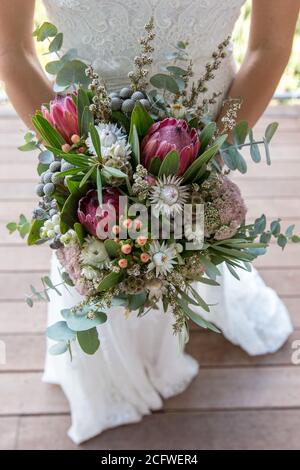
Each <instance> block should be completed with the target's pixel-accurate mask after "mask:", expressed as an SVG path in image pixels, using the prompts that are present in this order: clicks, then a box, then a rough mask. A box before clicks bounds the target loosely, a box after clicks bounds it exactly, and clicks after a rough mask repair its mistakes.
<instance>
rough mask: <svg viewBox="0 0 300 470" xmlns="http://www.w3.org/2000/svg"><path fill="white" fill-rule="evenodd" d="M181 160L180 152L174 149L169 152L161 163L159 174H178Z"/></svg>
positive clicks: (160, 175)
mask: <svg viewBox="0 0 300 470" xmlns="http://www.w3.org/2000/svg"><path fill="white" fill-rule="evenodd" d="M179 161H180V159H179V154H178V152H176V151H174V150H172V151H171V152H169V153H168V154H167V155H166V156H165V158H164V159H163V161H162V163H161V165H160V168H159V172H158V176H159V177H162V176H163V175H165V176H169V175H177V173H178V169H179Z"/></svg>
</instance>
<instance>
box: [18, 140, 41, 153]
mask: <svg viewBox="0 0 300 470" xmlns="http://www.w3.org/2000/svg"><path fill="white" fill-rule="evenodd" d="M37 148H38V147H37V144H36V142H27V143H26V144H23V145H20V147H18V150H21V152H32V150H36V149H37Z"/></svg>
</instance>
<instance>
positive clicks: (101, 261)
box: [80, 236, 109, 269]
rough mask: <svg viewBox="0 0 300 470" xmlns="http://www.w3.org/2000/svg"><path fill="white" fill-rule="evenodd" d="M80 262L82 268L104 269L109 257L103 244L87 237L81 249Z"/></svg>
mask: <svg viewBox="0 0 300 470" xmlns="http://www.w3.org/2000/svg"><path fill="white" fill-rule="evenodd" d="M80 261H81V263H82V264H83V265H84V266H92V267H94V268H98V269H101V268H104V267H106V266H107V265H108V263H109V256H108V253H107V251H106V249H105V246H104V243H103V241H101V240H98V239H97V238H94V237H90V236H89V237H87V238H86V241H85V243H84V245H83V247H82V250H81V254H80Z"/></svg>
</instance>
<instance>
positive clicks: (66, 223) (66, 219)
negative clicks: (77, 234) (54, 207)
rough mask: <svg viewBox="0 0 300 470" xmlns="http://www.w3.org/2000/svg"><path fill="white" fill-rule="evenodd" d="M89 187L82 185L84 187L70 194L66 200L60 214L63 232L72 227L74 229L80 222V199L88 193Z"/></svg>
mask: <svg viewBox="0 0 300 470" xmlns="http://www.w3.org/2000/svg"><path fill="white" fill-rule="evenodd" d="M87 189H88V188H87V186H86V185H85V186H82V188H79V189H78V190H77V191H74V193H72V194H70V196H69V197H68V199H67V200H66V202H65V204H64V206H63V208H62V211H61V214H60V219H61V221H60V229H61V233H66V232H67V231H68V230H69V229H70V228H71V229H73V227H74V224H76V223H77V222H78V220H77V209H78V201H79V199H80V198H81V197H82V196H84V195H85V194H86V192H87Z"/></svg>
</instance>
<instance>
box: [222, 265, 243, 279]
mask: <svg viewBox="0 0 300 470" xmlns="http://www.w3.org/2000/svg"><path fill="white" fill-rule="evenodd" d="M225 264H226V267H227V269H228V271H229V272H230V274H231V275H232V276H233V277H235V279H237V280H238V281H240V280H241V279H240V276H239V275H238V273H237V272H236V270H235V269H234V268H233V267H232V266H230V264H229V263H227V262H226V261H225Z"/></svg>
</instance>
